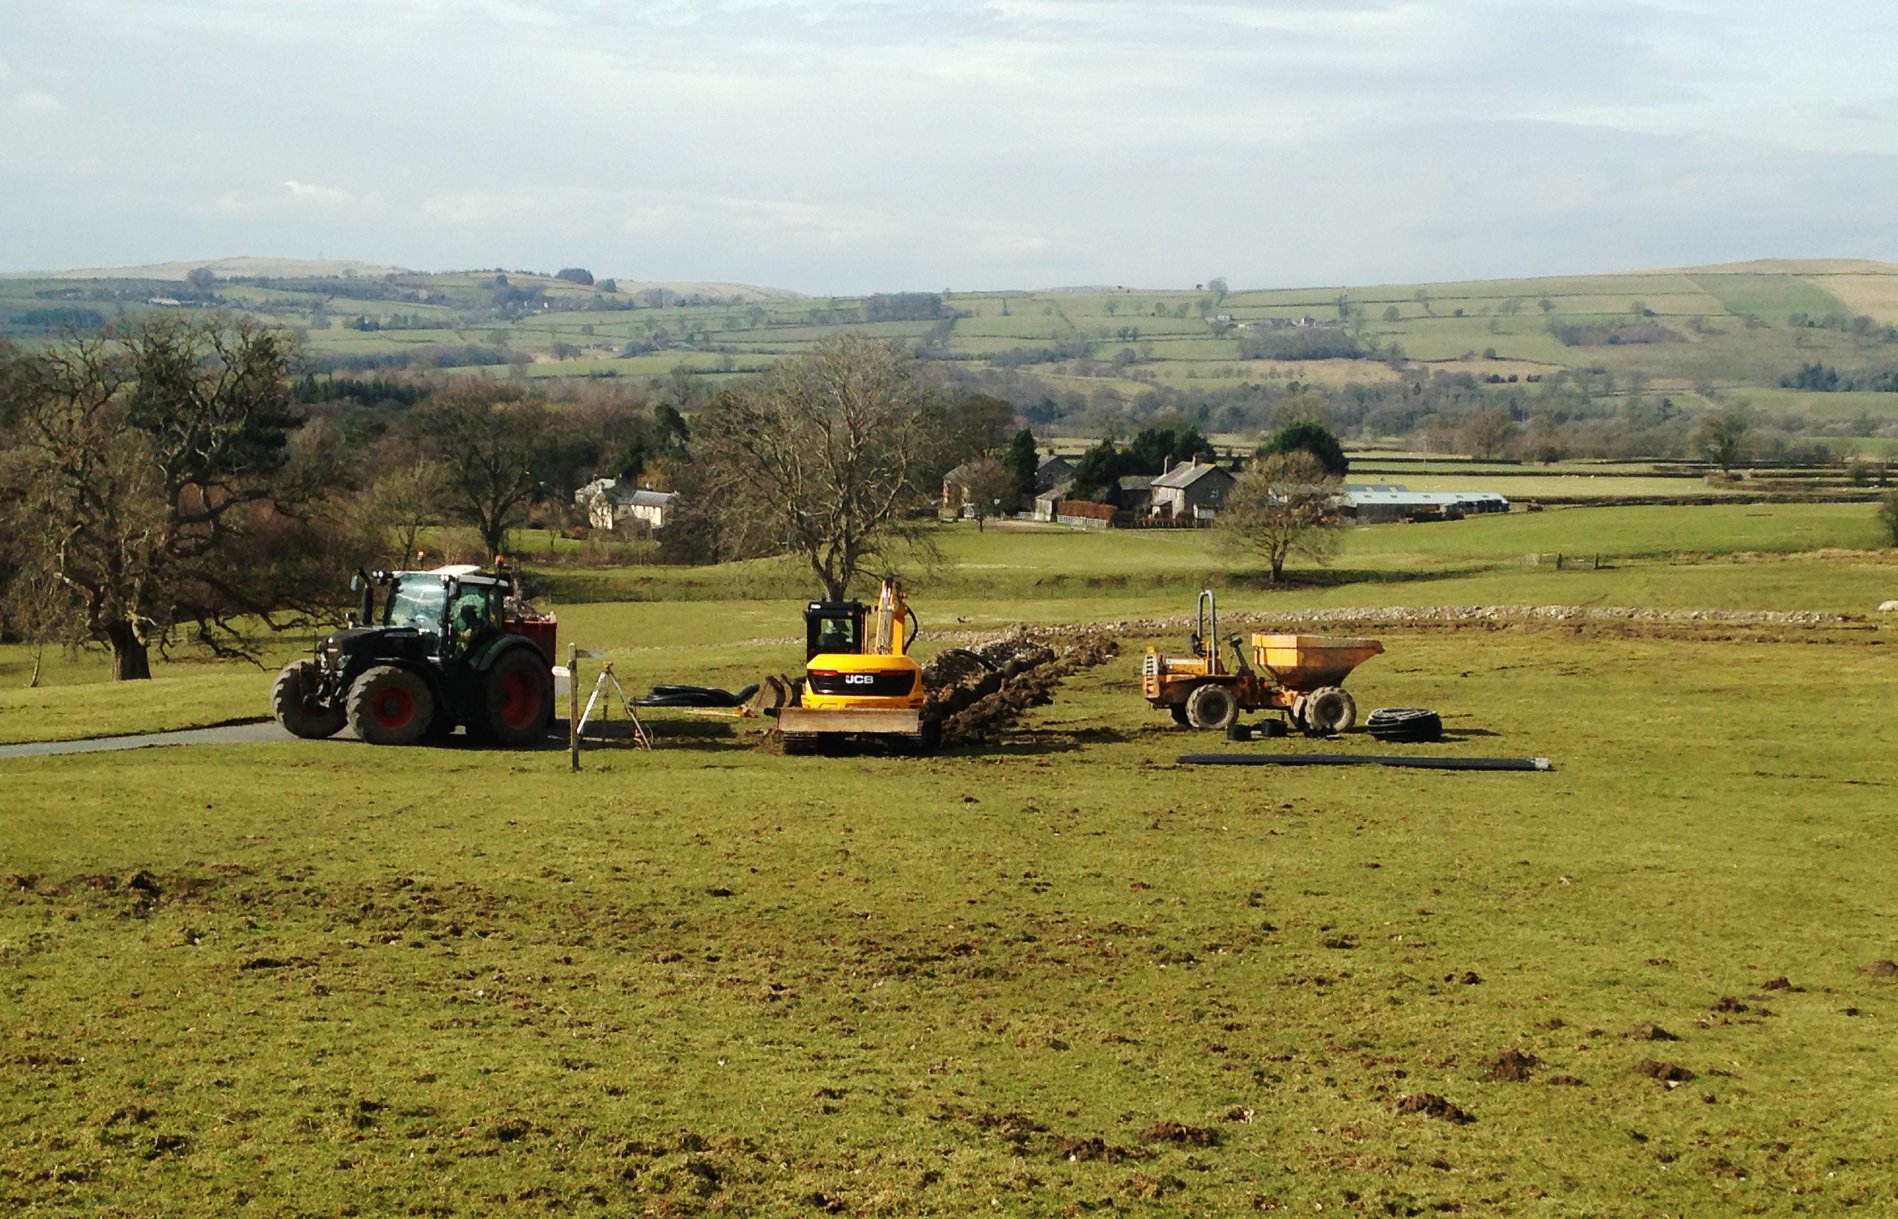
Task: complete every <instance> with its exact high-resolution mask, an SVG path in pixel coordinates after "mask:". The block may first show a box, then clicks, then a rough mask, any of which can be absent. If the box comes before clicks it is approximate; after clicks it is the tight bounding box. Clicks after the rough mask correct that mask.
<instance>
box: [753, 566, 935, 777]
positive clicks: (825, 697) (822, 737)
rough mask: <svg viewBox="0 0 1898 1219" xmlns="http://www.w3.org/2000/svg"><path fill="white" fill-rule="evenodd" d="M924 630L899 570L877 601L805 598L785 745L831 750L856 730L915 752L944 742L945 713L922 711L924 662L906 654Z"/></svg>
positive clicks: (783, 712) (781, 723)
mask: <svg viewBox="0 0 1898 1219" xmlns="http://www.w3.org/2000/svg"><path fill="white" fill-rule="evenodd" d="M919 630H920V623H919V622H918V620H917V617H916V612H915V611H914V610H912V609H910V607H909V602H908V601H906V600H905V599H904V597H903V588H902V584H901V582H899V581H898V580H897V578H896V577H895V576H888V577H885V578H884V580H883V584H882V587H881V588H879V589H878V591H877V599H876V603H875V604H874V605H866V604H864V603H863V602H861V601H812V602H811V603H809V604H808V605H806V606H805V607H804V645H805V646H804V657H805V663H804V683H803V690H802V691H801V692H800V693H799V694H798V697H797V700H796V702H794V703H792V704H791V705H789V706H785V707H781V708H779V709H778V712H777V716H778V732H779V733H780V734H781V735H782V737H783V739H784V752H785V753H788V754H809V753H819V752H826V751H827V750H826V747H827V746H833V745H840V744H842V743H843V742H845V741H846V740H848V739H850V738H857V739H859V740H872V741H881V742H883V743H885V744H888V745H892V746H895V747H896V748H898V749H901V750H903V751H905V752H913V753H923V752H927V751H930V750H933V749H935V748H936V747H937V746H938V745H940V744H941V743H942V723H941V721H940V720H935V719H930V718H927V717H925V716H924V714H923V710H924V706H923V705H924V702H925V701H926V698H925V694H924V690H923V670H922V666H921V665H918V664H917V663H916V662H915V661H914V660H912V659H910V657H909V656H908V654H907V653H908V650H909V645H910V643H911V641H913V640H914V639H915V638H916V636H917V634H918V632H919Z"/></svg>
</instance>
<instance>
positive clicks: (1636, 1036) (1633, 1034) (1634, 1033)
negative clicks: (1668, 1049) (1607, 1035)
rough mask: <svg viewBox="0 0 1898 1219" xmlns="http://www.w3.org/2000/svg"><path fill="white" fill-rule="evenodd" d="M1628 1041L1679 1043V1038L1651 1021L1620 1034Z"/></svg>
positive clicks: (1645, 1021) (1643, 1022)
mask: <svg viewBox="0 0 1898 1219" xmlns="http://www.w3.org/2000/svg"><path fill="white" fill-rule="evenodd" d="M1622 1036H1623V1037H1626V1038H1627V1039H1628V1040H1629V1041H1679V1040H1680V1038H1679V1037H1677V1036H1676V1035H1674V1034H1673V1033H1670V1032H1668V1031H1667V1030H1666V1029H1664V1028H1662V1027H1661V1026H1660V1025H1658V1024H1656V1023H1654V1022H1653V1021H1652V1020H1644V1021H1642V1022H1641V1023H1640V1024H1637V1025H1635V1026H1634V1027H1633V1028H1631V1029H1629V1030H1628V1031H1627V1032H1625V1033H1623V1034H1622Z"/></svg>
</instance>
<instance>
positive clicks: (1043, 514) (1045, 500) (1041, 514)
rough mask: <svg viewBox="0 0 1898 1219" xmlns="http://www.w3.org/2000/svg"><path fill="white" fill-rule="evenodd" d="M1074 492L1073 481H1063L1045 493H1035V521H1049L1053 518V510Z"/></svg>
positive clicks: (1068, 479)
mask: <svg viewBox="0 0 1898 1219" xmlns="http://www.w3.org/2000/svg"><path fill="white" fill-rule="evenodd" d="M1073 491H1074V480H1073V479H1071V478H1067V479H1063V480H1061V481H1060V482H1058V483H1056V484H1055V485H1054V486H1052V487H1049V488H1048V489H1047V490H1045V491H1037V492H1035V519H1036V520H1038V521H1051V520H1053V519H1054V518H1055V509H1056V508H1057V507H1058V506H1059V505H1060V503H1061V501H1062V500H1064V499H1066V498H1068V496H1069V495H1070V494H1071V493H1072V492H1073Z"/></svg>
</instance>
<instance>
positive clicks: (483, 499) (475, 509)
mask: <svg viewBox="0 0 1898 1219" xmlns="http://www.w3.org/2000/svg"><path fill="white" fill-rule="evenodd" d="M412 421H413V423H412V426H413V427H414V429H415V432H416V434H417V436H418V438H419V439H420V440H421V441H422V442H423V444H424V445H425V446H426V449H427V451H428V452H429V453H430V456H431V457H432V458H433V460H434V462H435V463H436V465H437V466H438V467H439V468H440V470H441V474H442V479H443V482H444V484H445V491H444V499H443V501H442V502H443V504H444V506H445V507H446V508H447V509H448V510H449V511H450V512H451V513H452V514H453V515H455V516H456V517H458V518H460V519H461V520H463V521H465V522H466V523H467V524H470V525H473V526H474V527H475V529H476V530H477V531H478V532H479V533H480V534H481V544H482V546H484V547H485V548H486V549H487V553H488V554H490V555H495V554H499V553H501V552H502V551H503V550H505V549H506V546H507V533H508V530H510V529H513V528H516V527H517V526H519V525H521V524H522V523H524V522H525V521H526V520H527V510H528V508H529V506H530V505H532V503H533V502H534V496H535V494H536V492H537V491H538V490H539V478H538V476H537V475H536V474H535V465H536V462H537V460H538V457H539V455H540V451H541V447H542V445H543V442H544V441H545V439H546V437H547V435H548V427H547V412H546V409H545V408H544V407H542V406H541V404H540V403H539V402H537V401H534V400H532V399H529V398H528V397H526V395H525V393H524V391H522V390H521V389H519V388H518V387H516V386H512V385H498V384H492V383H488V382H479V381H470V382H462V383H459V384H456V385H452V386H450V387H448V388H447V389H444V390H442V391H441V392H439V393H437V394H436V395H435V396H434V397H432V398H430V399H429V400H428V402H426V403H425V404H424V405H423V406H422V407H420V408H418V409H417V410H416V412H415V413H414V415H413V416H412Z"/></svg>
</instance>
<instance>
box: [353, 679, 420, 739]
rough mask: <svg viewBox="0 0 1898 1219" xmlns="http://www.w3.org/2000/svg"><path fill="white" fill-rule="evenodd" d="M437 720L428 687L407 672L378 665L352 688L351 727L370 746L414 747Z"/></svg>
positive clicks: (357, 680)
mask: <svg viewBox="0 0 1898 1219" xmlns="http://www.w3.org/2000/svg"><path fill="white" fill-rule="evenodd" d="M434 718H435V696H434V695H433V694H431V693H430V692H429V689H428V683H427V682H425V681H423V680H422V679H421V678H420V677H418V676H416V675H415V674H413V673H411V672H409V671H408V670H407V669H398V668H396V667H395V666H394V665H377V666H376V667H374V668H373V669H368V670H365V671H364V672H363V675H362V676H361V677H358V678H357V679H356V683H355V684H354V685H352V686H351V687H350V688H349V726H350V727H351V728H353V729H355V730H356V735H357V736H359V737H361V738H362V739H363V740H364V741H367V742H368V743H369V744H371V745H413V744H415V742H417V741H419V740H421V739H422V734H423V733H424V732H427V731H428V726H429V723H430V722H431V721H432V720H434Z"/></svg>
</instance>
